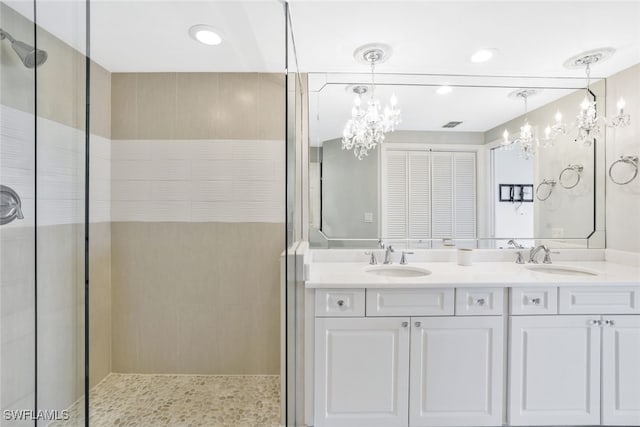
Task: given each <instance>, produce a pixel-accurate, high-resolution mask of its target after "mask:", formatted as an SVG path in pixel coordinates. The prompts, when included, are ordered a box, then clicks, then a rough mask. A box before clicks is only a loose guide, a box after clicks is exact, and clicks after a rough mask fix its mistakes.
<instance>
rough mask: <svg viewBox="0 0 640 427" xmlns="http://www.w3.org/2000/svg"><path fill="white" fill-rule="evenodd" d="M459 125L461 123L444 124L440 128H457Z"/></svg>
mask: <svg viewBox="0 0 640 427" xmlns="http://www.w3.org/2000/svg"><path fill="white" fill-rule="evenodd" d="M460 123H462V122H449V123H445V124H444V125H443V126H442V127H443V128H449V129H450V128H454V127H456V126H458V125H459V124H460Z"/></svg>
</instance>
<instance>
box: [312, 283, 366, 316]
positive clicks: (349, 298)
mask: <svg viewBox="0 0 640 427" xmlns="http://www.w3.org/2000/svg"><path fill="white" fill-rule="evenodd" d="M316 317H364V289H318V290H316Z"/></svg>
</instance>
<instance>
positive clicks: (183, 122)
mask: <svg viewBox="0 0 640 427" xmlns="http://www.w3.org/2000/svg"><path fill="white" fill-rule="evenodd" d="M111 88H112V92H111V96H112V110H113V114H112V121H111V133H112V138H113V139H128V140H130V139H183V140H184V139H282V140H283V139H284V131H285V128H284V109H285V103H284V101H285V97H284V76H283V75H280V74H260V73H114V74H112V86H111Z"/></svg>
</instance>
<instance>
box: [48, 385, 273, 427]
mask: <svg viewBox="0 0 640 427" xmlns="http://www.w3.org/2000/svg"><path fill="white" fill-rule="evenodd" d="M83 405H84V403H83V401H82V400H80V401H78V402H76V403H75V404H74V405H73V406H72V407H71V408H70V409H69V415H70V419H69V420H68V421H56V422H54V423H52V424H50V426H51V427H72V426H73V427H80V426H84V414H83ZM89 419H90V426H91V427H107V426H108V427H111V426H118V427H122V426H136V427H162V426H170V427H188V426H189V427H191V426H203V427H204V426H206V427H218V426H220V427H222V426H224V427H272V426H274V427H275V426H278V425H279V424H280V377H279V376H277V375H260V376H257V375H256V376H252V375H239V376H228V375H224V376H217V375H138V374H109V375H108V376H107V377H106V378H105V379H104V380H102V381H101V382H100V383H99V384H98V385H96V386H95V387H94V388H93V390H91V394H90V414H89Z"/></svg>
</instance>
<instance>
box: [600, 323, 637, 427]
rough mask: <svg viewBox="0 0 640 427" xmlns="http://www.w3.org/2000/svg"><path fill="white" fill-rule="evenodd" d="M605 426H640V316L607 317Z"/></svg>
mask: <svg viewBox="0 0 640 427" xmlns="http://www.w3.org/2000/svg"><path fill="white" fill-rule="evenodd" d="M603 317H604V322H606V323H605V324H604V325H603V328H602V424H604V425H608V426H615V425H627V426H640V316H603Z"/></svg>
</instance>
